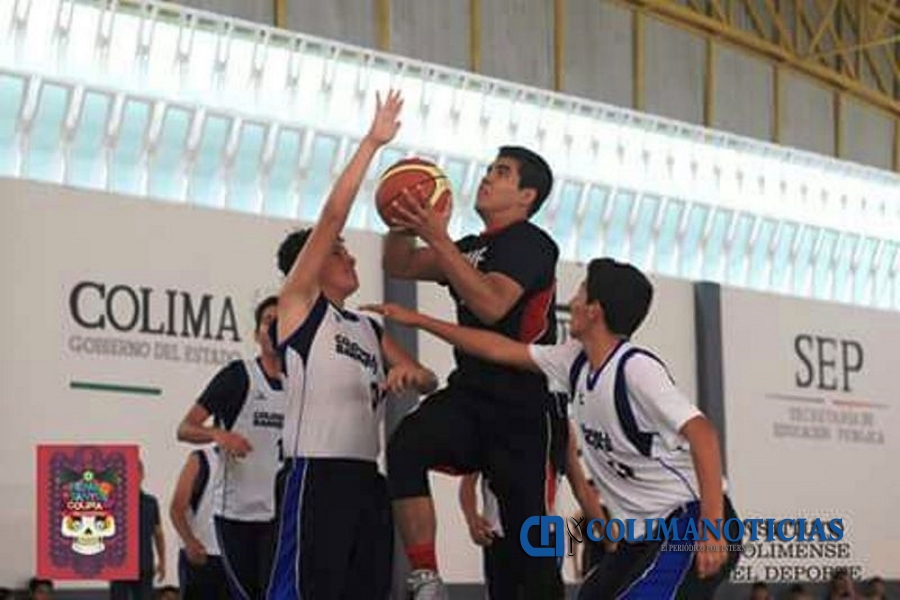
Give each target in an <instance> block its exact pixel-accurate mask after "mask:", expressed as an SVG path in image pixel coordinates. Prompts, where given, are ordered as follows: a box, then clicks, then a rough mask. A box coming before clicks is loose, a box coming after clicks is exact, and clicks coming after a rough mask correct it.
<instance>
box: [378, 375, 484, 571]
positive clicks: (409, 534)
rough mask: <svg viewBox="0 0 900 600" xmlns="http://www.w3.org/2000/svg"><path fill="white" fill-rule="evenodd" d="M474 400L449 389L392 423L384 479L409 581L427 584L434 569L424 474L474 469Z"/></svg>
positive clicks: (431, 512) (432, 526) (432, 518)
mask: <svg viewBox="0 0 900 600" xmlns="http://www.w3.org/2000/svg"><path fill="white" fill-rule="evenodd" d="M475 402H477V399H472V398H470V397H469V395H468V394H467V393H465V392H463V391H460V390H458V389H454V388H448V389H444V390H441V391H439V392H437V393H436V394H434V395H433V396H431V397H429V398H428V399H427V400H425V401H424V402H423V403H422V404H421V405H420V406H419V407H418V408H417V409H416V410H415V411H413V412H412V413H410V414H409V415H407V416H406V417H405V418H404V419H403V421H401V422H400V424H399V425H398V426H397V429H396V430H395V432H394V434H393V435H392V436H391V439H390V441H389V442H388V448H387V460H388V482H389V489H390V493H391V499H392V506H393V511H394V519H395V521H396V522H397V526H398V530H399V532H400V536H401V539H402V540H403V545H404V548H405V550H406V555H407V557H408V558H409V563H410V567H411V570H412V574H411V577H412V578H413V579H416V578H420V577H421V578H422V582H421V583H422V584H426V583H427V584H428V585H432V583H431V582H433V581H434V580H435V578H436V575H435V574H436V573H437V570H438V569H437V559H436V555H435V550H434V540H435V535H436V530H437V523H436V517H435V511H434V503H433V502H432V499H431V492H430V486H429V481H428V472H429V471H430V470H432V469H442V470H445V471H455V472H459V473H468V472H474V471H477V470H479V467H480V451H481V450H480V449H481V437H480V436H481V433H480V431H479V423H478V420H477V414H476V413H475V412H474V410H473V408H472V407H473V406H474V403H475Z"/></svg>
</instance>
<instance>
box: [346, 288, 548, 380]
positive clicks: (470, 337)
mask: <svg viewBox="0 0 900 600" xmlns="http://www.w3.org/2000/svg"><path fill="white" fill-rule="evenodd" d="M362 309H363V310H370V311H372V312H376V313H379V314H381V315H384V317H385V318H387V319H391V320H393V321H396V322H397V323H401V324H403V325H408V326H410V327H416V328H418V329H422V330H424V331H427V332H428V333H430V334H432V335H434V336H436V337H439V338H441V339H442V340H444V341H446V342H447V343H449V344H451V345H453V346H456V347H457V348H459V349H460V350H462V351H463V352H465V353H467V354H471V355H472V356H477V357H479V358H482V359H484V360H487V361H491V362H495V363H500V364H504V365H509V366H512V367H518V368H520V369H526V370H529V371H536V372H540V368H539V367H538V365H537V363H535V362H534V360H533V359H532V358H531V354H530V353H529V351H528V344H523V343H521V342H516V341H514V340H511V339H510V338H508V337H506V336H503V335H500V334H498V333H493V332H490V331H485V330H482V329H474V328H471V327H461V326H459V325H455V324H453V323H449V322H447V321H441V320H439V319H433V318H431V317H429V316H427V315H423V314H421V313H417V312H415V311H413V310H410V309H408V308H405V307H403V306H400V305H398V304H378V305H369V306H364V307H362Z"/></svg>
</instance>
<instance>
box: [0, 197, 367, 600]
mask: <svg viewBox="0 0 900 600" xmlns="http://www.w3.org/2000/svg"><path fill="white" fill-rule="evenodd" d="M0 190H2V192H0V197H2V198H3V202H2V203H0V276H2V280H3V281H4V293H3V294H0V302H2V305H0V323H2V325H0V328H2V331H3V332H4V335H5V338H6V339H7V341H8V343H6V344H4V345H3V349H2V350H0V357H2V359H0V382H2V383H0V406H2V415H3V425H2V428H3V429H2V431H3V435H2V436H0V453H2V456H4V457H6V466H5V468H4V474H3V477H2V478H0V494H2V497H4V498H6V510H4V511H3V512H2V514H0V531H3V532H5V534H6V544H7V547H9V548H16V551H15V552H7V553H5V554H4V560H2V561H0V582H2V583H3V584H4V585H10V584H13V585H21V584H23V583H24V582H25V580H26V579H27V578H28V577H29V576H31V575H32V574H33V573H34V569H35V539H34V536H35V530H36V525H35V512H34V511H35V508H34V507H35V505H36V504H35V480H36V475H35V454H36V453H35V445H36V444H39V443H42V442H59V443H82V442H97V443H107V442H109V443H111V442H128V443H137V444H140V446H141V454H142V458H143V460H144V462H145V464H146V473H147V477H146V482H145V489H147V490H148V491H149V492H150V493H152V494H154V495H156V496H157V497H158V499H159V501H160V509H161V511H162V513H163V525H164V530H165V534H166V541H167V548H168V565H167V566H168V574H167V580H168V581H169V582H170V583H174V582H175V581H176V580H177V571H176V565H177V563H176V561H175V558H176V551H177V548H178V540H177V537H176V534H175V531H174V529H173V528H172V527H171V525H170V524H169V519H168V503H169V500H170V497H171V492H172V490H173V488H174V484H175V478H176V476H177V474H178V472H179V470H180V468H181V466H182V464H183V461H184V458H185V456H186V452H187V450H188V446H186V445H182V444H179V443H177V442H176V440H175V429H176V427H177V425H178V422H179V420H180V419H181V417H182V416H183V414H184V413H185V412H186V411H187V409H188V407H189V406H190V405H191V404H192V403H193V402H194V400H195V399H196V397H197V396H198V394H199V393H200V392H201V391H202V389H203V388H204V387H205V385H206V383H207V382H208V380H209V379H210V378H211V377H212V376H213V375H214V374H215V372H216V371H217V370H218V369H219V367H220V366H221V365H222V364H223V362H226V361H228V360H231V359H233V358H237V357H241V356H250V355H252V353H253V352H254V350H255V349H254V343H253V340H252V332H253V309H254V307H255V305H256V303H257V302H258V301H259V300H261V299H262V298H263V297H265V296H266V295H267V294H269V293H272V292H274V291H276V290H277V286H278V283H279V281H280V277H279V275H278V272H277V269H276V267H275V251H276V248H277V246H278V244H279V243H280V242H281V239H282V238H283V237H284V235H285V234H286V233H287V232H289V231H290V230H292V229H293V228H295V227H296V226H297V224H296V223H294V222H291V221H280V220H274V219H263V218H260V217H257V216H250V215H242V214H237V213H230V212H225V211H219V210H209V209H203V208H197V207H188V206H181V205H175V204H165V203H151V202H147V201H146V200H141V201H136V200H132V199H128V198H124V197H121V196H113V195H106V194H99V193H95V192H82V191H75V190H71V189H65V188H61V187H57V186H50V185H44V184H38V183H31V182H23V181H13V180H0ZM347 239H348V245H349V247H350V250H351V251H352V252H353V253H354V254H355V255H356V256H357V261H358V262H357V268H358V270H359V273H360V279H361V289H360V291H359V292H358V294H357V296H356V297H355V299H354V301H353V302H354V304H355V303H356V302H357V301H358V302H373V301H380V300H381V298H382V276H381V273H382V272H381V268H380V265H379V257H380V238H379V236H377V235H375V234H371V233H356V232H350V233H349V234H348V235H347ZM80 282H91V283H90V284H89V285H86V286H82V288H81V290H82V291H81V293H80V294H78V295H76V296H74V298H73V290H75V289H76V288H77V286H78V284H79V283H80ZM116 286H122V287H116ZM167 290H172V292H167ZM170 297H171V301H170ZM185 298H189V300H190V303H191V309H190V310H191V311H192V314H193V315H194V316H195V317H197V318H196V320H197V322H198V324H199V326H198V327H197V328H196V329H197V331H196V332H195V327H194V325H192V324H191V323H190V322H188V323H187V325H185V319H184V311H185V306H184V304H185V302H186V301H185ZM204 300H206V301H207V302H208V313H204V312H203V307H204V304H203V302H204ZM73 301H74V302H75V313H76V314H75V315H73V310H72V309H71V302H73ZM170 302H171V306H170ZM135 304H138V305H139V306H140V308H139V310H138V311H137V312H135ZM170 313H171V317H170ZM207 315H208V318H207ZM75 316H77V317H78V318H80V319H81V320H82V321H83V322H84V323H86V324H87V326H84V325H80V324H79V323H78V322H77V320H76V318H75ZM131 321H134V324H133V327H132V326H131V325H132V323H131ZM188 321H190V319H188ZM207 324H208V332H207ZM145 325H146V326H145ZM116 327H119V328H120V329H122V331H119V330H117V329H116ZM142 328H143V329H145V330H154V331H156V332H142V331H141V329H142ZM158 330H161V331H158ZM170 332H171V333H173V334H174V335H170ZM195 333H196V335H195ZM185 334H187V335H185ZM112 344H119V346H117V347H115V348H114V350H116V351H117V353H116V354H109V353H108V352H109V350H110V349H111V348H112ZM104 352H105V353H104ZM136 354H137V355H136ZM164 356H165V357H167V358H164ZM176 356H177V360H176V359H175V357H176ZM73 382H76V385H77V382H90V383H100V384H112V385H128V386H137V387H145V388H154V389H158V390H159V394H158V395H153V394H135V393H122V392H109V391H97V390H83V389H73V388H72V385H73Z"/></svg>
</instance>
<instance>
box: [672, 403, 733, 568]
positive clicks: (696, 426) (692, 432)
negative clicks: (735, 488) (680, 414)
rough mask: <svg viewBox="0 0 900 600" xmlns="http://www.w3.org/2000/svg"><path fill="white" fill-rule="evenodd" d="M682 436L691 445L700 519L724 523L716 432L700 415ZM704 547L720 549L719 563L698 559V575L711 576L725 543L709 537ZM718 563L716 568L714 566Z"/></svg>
mask: <svg viewBox="0 0 900 600" xmlns="http://www.w3.org/2000/svg"><path fill="white" fill-rule="evenodd" d="M680 433H681V435H683V436H684V437H685V439H687V441H688V442H689V443H690V444H691V458H692V459H693V462H694V470H695V471H696V472H697V484H698V485H699V486H700V519H701V520H702V519H709V520H710V522H712V523H716V521H717V520H718V519H722V522H724V519H725V499H724V496H723V494H722V460H721V458H720V454H719V452H720V448H719V435H718V433H717V432H716V428H715V427H714V426H713V424H712V423H710V421H709V419H707V418H706V417H705V416H703V415H699V416H696V417H694V418H692V419H691V420H689V421H688V422H687V423H685V424H684V425H683V426H682V427H681V430H680ZM707 537H709V541H708V543H707V547H709V546H710V545H712V546H720V547H722V548H723V549H722V551H721V562H718V559H704V560H701V559H700V558H699V557H698V560H697V568H698V570H699V572H700V575H701V576H703V575H712V574H713V573H715V572H716V571H717V570H718V568H719V566H721V563H722V562H724V561H725V554H726V553H725V550H724V547H725V543H726V542H725V539H724V537H723V538H722V539H719V540H716V539H714V538H712V537H710V536H707ZM717 562H718V564H716V563H717Z"/></svg>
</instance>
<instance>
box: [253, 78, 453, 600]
mask: <svg viewBox="0 0 900 600" xmlns="http://www.w3.org/2000/svg"><path fill="white" fill-rule="evenodd" d="M401 107H402V100H401V98H400V95H399V94H397V93H395V92H391V93H389V94H388V96H387V98H386V99H385V100H384V102H383V103H382V101H381V98H380V97H379V98H378V101H377V110H376V112H375V117H374V119H373V121H372V125H371V128H370V129H369V132H368V134H367V135H366V136H365V137H364V138H363V139H362V141H361V142H360V143H359V146H358V148H357V149H356V152H355V153H354V154H353V157H352V158H351V159H350V162H349V164H348V165H347V166H346V167H345V168H344V171H343V173H341V175H340V177H338V179H337V181H336V182H335V184H334V187H333V188H332V190H331V194H330V195H329V197H328V199H327V201H326V202H325V206H324V207H323V208H322V212H321V214H320V216H319V220H318V222H317V223H316V224H315V226H314V227H313V228H312V229H311V230H303V231H299V232H295V233H292V234H291V235H289V236H288V237H287V239H285V240H284V242H283V243H282V244H281V247H280V248H279V250H278V266H279V269H281V271H282V272H283V273H284V274H285V280H284V283H283V284H282V288H281V292H280V294H279V298H278V321H277V327H276V329H277V331H276V339H277V341H278V348H279V351H280V352H281V353H282V354H283V357H284V373H285V381H286V387H287V391H288V396H289V404H288V411H287V418H286V421H285V428H284V450H285V453H286V456H287V461H286V464H285V467H284V469H283V470H282V474H281V477H280V478H281V480H282V482H281V483H280V484H279V487H280V489H283V490H284V491H283V498H282V501H281V506H282V508H281V513H280V515H281V522H280V530H279V538H278V551H277V557H276V562H275V568H274V570H273V574H272V582H271V585H270V586H269V598H270V599H271V600H290V599H295V600H299V599H300V598H303V599H307V598H314V599H315V600H332V599H334V600H355V599H357V598H367V599H372V600H382V599H385V598H387V597H388V595H389V594H390V588H391V572H392V555H393V521H392V519H391V510H390V503H389V501H388V496H387V483H386V481H385V480H384V477H383V476H382V475H381V474H380V473H379V471H378V464H377V459H378V456H379V453H380V433H381V424H382V420H383V415H384V400H385V393H386V392H397V391H401V390H404V389H416V390H418V391H420V392H421V393H427V392H430V391H431V390H433V389H434V388H435V387H436V386H437V378H436V377H435V376H434V373H432V372H431V371H428V370H427V369H424V368H423V367H422V366H420V365H419V364H418V363H416V362H415V361H414V360H412V358H410V357H409V355H407V354H406V353H405V352H404V351H403V350H402V349H401V348H400V346H399V345H398V344H397V343H396V342H394V341H393V340H391V339H390V337H389V336H387V335H385V334H384V333H383V331H382V329H381V327H380V326H379V325H378V324H377V323H376V322H375V321H374V320H373V319H372V318H371V317H367V316H364V315H361V314H359V313H356V312H354V311H351V310H349V309H347V308H346V306H345V302H346V300H347V298H348V297H349V296H350V295H351V294H352V293H353V292H355V291H356V289H357V288H358V287H359V281H358V278H357V274H356V270H355V268H354V262H355V261H354V259H353V257H352V256H351V255H350V254H349V253H348V251H347V249H346V248H345V247H344V243H343V240H341V238H340V233H341V230H342V229H343V228H344V225H345V223H346V220H347V216H348V214H349V212H350V208H351V205H352V204H353V199H354V197H355V196H356V194H357V192H358V190H359V187H360V184H361V182H362V179H363V176H364V175H365V173H366V170H367V169H368V167H369V164H370V163H371V161H372V159H373V157H374V156H375V153H376V152H377V151H378V149H379V148H381V147H382V146H383V145H384V144H386V143H388V142H389V141H390V140H391V139H393V137H394V135H395V134H396V132H397V129H398V127H399V123H398V121H397V117H398V114H399V112H400V109H401ZM389 367H390V370H388V368H389Z"/></svg>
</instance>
